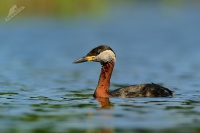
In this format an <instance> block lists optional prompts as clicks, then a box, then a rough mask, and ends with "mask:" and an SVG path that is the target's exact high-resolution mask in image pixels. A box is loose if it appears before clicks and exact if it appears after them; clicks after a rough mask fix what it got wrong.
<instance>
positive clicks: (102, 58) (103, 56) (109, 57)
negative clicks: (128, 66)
mask: <svg viewBox="0 0 200 133" xmlns="http://www.w3.org/2000/svg"><path fill="white" fill-rule="evenodd" d="M94 61H98V62H109V61H114V62H115V61H116V57H115V54H114V52H113V51H111V50H105V51H103V52H101V53H100V54H99V55H97V56H96V57H95V58H94Z"/></svg>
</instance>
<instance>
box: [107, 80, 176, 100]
mask: <svg viewBox="0 0 200 133" xmlns="http://www.w3.org/2000/svg"><path fill="white" fill-rule="evenodd" d="M110 95H111V97H124V98H125V97H126V98H133V97H171V96H173V92H172V91H170V90H169V89H167V88H165V87H162V86H160V85H157V84H154V83H151V84H139V85H132V86H127V87H123V88H119V89H117V90H114V91H110Z"/></svg>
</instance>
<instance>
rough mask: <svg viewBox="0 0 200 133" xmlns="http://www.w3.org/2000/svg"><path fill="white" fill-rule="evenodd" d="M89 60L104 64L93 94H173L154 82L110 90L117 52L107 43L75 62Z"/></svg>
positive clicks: (124, 95) (129, 96) (114, 95)
mask: <svg viewBox="0 0 200 133" xmlns="http://www.w3.org/2000/svg"><path fill="white" fill-rule="evenodd" d="M87 61H94V62H100V63H101V65H102V68H101V74H100V77H99V82H98V85H97V88H96V90H95V92H94V95H93V96H94V97H104V98H109V97H124V98H133V97H171V96H173V91H171V90H169V89H167V88H165V87H162V86H160V85H157V84H154V83H149V84H139V85H131V86H127V87H123V88H119V89H117V90H114V91H109V87H110V78H111V75H112V71H113V68H114V65H115V61H116V56H115V52H114V51H113V50H112V49H111V48H110V47H109V46H107V45H100V46H98V47H96V48H94V49H92V50H91V51H90V52H89V53H88V54H87V55H86V56H84V57H82V58H80V59H77V60H75V61H74V62H73V63H82V62H87Z"/></svg>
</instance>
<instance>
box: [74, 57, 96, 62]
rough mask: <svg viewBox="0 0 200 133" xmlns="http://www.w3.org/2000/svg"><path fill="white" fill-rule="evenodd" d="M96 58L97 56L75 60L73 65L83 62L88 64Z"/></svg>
mask: <svg viewBox="0 0 200 133" xmlns="http://www.w3.org/2000/svg"><path fill="white" fill-rule="evenodd" d="M94 58H95V56H84V57H82V58H79V59H77V60H75V61H74V62H73V63H82V62H87V61H93V59H94Z"/></svg>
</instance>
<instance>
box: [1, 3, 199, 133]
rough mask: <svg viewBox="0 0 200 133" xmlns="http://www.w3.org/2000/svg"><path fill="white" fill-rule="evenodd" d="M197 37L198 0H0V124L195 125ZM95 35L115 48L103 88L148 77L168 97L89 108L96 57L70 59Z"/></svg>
mask: <svg viewBox="0 0 200 133" xmlns="http://www.w3.org/2000/svg"><path fill="white" fill-rule="evenodd" d="M199 42H200V0H190V1H188V0H152V1H149V0H123V1H122V0H0V103H1V105H0V123H2V124H1V126H0V130H1V131H4V132H15V131H16V132H17V131H18V132H27V131H30V132H37V131H40V132H51V131H56V132H73V131H74V130H73V128H76V129H77V130H79V129H80V130H81V131H86V132H89V131H91V132H92V131H93V129H100V130H98V132H108V131H109V132H115V131H116V132H120V131H122V130H123V131H127V132H128V131H131V132H133V131H135V132H140V131H141V132H142V131H144V130H145V131H148V132H149V131H152V132H154V131H158V132H159V131H162V132H163V131H166V132H168V131H171V130H173V131H175V132H179V131H180V132H184V131H189V132H198V131H199V125H200V119H199V117H198V116H199V113H200V104H199V102H200V97H199V95H198V94H199V88H200V83H199V79H200V71H199V70H200V62H199V58H200V52H199V49H200V45H199ZM101 44H107V45H109V46H111V48H112V49H113V50H114V51H115V53H116V55H117V62H116V66H115V70H114V72H113V76H112V80H111V82H112V84H111V87H110V88H111V89H116V88H117V87H119V86H123V85H130V84H139V83H146V82H155V83H159V84H162V85H164V86H166V87H168V88H170V89H171V90H173V91H175V97H174V98H172V99H167V100H166V99H161V101H159V100H158V99H153V100H149V99H129V100H125V99H111V102H112V103H113V104H114V105H115V108H114V109H113V110H112V111H108V110H107V111H105V112H103V113H102V112H101V111H99V110H97V109H96V108H98V106H100V105H99V104H98V102H97V101H95V100H94V99H93V98H92V94H93V92H94V89H95V87H96V84H97V82H98V76H99V73H100V65H99V64H98V63H83V64H76V65H75V64H72V62H73V61H74V60H75V59H77V58H79V57H82V56H84V55H86V54H87V53H88V52H89V51H90V50H91V49H92V48H94V47H96V46H98V45H101ZM157 100H158V101H159V102H160V103H156V102H155V101H157ZM143 101H145V102H143ZM133 104H134V105H136V106H134V107H133V106H132V105H133ZM147 104H148V105H147ZM154 109H157V111H156V112H155V110H154ZM135 111H136V112H135ZM145 112H146V113H145ZM147 112H148V113H147ZM163 112H164V113H163ZM104 113H105V114H106V115H104ZM141 113H142V115H141ZM107 114H109V117H106V116H108V115H107ZM163 114H164V115H163ZM101 116H103V117H101ZM130 116H131V117H130ZM175 116H176V117H175ZM186 116H187V117H186ZM105 119H107V120H109V124H108V125H106V124H105V123H104V120H105ZM135 120H137V121H135ZM69 121H70V122H69ZM27 122H28V123H29V126H25V125H24V123H27ZM55 123H56V124H55ZM82 123H84V124H82ZM186 125H187V126H186ZM183 127H185V128H183ZM70 129H72V130H70ZM104 129H105V130H104ZM115 129H118V130H115ZM140 129H142V130H140ZM187 129H188V130H187Z"/></svg>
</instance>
